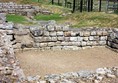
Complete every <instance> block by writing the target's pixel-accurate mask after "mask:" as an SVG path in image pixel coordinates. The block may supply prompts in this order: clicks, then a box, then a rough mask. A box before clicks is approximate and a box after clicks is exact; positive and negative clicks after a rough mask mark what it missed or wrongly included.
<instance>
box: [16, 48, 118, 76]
mask: <svg viewBox="0 0 118 83" xmlns="http://www.w3.org/2000/svg"><path fill="white" fill-rule="evenodd" d="M16 57H17V58H18V60H19V61H20V64H21V67H22V68H23V70H24V73H25V74H26V75H40V76H44V75H46V74H53V73H54V74H58V73H65V72H72V71H79V70H95V69H96V68H99V67H113V66H118V53H116V52H114V51H111V50H110V49H107V48H105V47H96V48H91V49H84V50H80V51H64V50H62V51H38V50H27V51H23V52H21V51H19V52H17V53H16Z"/></svg>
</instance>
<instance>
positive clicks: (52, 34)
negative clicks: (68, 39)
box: [49, 32, 57, 37]
mask: <svg viewBox="0 0 118 83" xmlns="http://www.w3.org/2000/svg"><path fill="white" fill-rule="evenodd" d="M49 35H50V36H51V37H56V36H57V34H56V32H50V33H49Z"/></svg>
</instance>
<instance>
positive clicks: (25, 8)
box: [0, 2, 51, 17]
mask: <svg viewBox="0 0 118 83" xmlns="http://www.w3.org/2000/svg"><path fill="white" fill-rule="evenodd" d="M0 13H8V14H20V15H25V16H28V17H30V16H34V15H36V14H37V13H44V14H50V13H51V12H50V11H48V10H46V9H42V8H40V7H39V6H32V5H28V4H26V5H22V4H16V3H13V2H9V3H0Z"/></svg>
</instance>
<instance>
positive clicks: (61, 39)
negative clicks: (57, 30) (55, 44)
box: [57, 37, 65, 41]
mask: <svg viewBox="0 0 118 83" xmlns="http://www.w3.org/2000/svg"><path fill="white" fill-rule="evenodd" d="M64 39H65V38H64V37H57V40H59V41H64Z"/></svg>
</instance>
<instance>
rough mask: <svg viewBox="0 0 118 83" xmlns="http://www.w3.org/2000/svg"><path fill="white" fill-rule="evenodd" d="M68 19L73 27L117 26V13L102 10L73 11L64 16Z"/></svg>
mask: <svg viewBox="0 0 118 83" xmlns="http://www.w3.org/2000/svg"><path fill="white" fill-rule="evenodd" d="M69 20H71V22H75V24H73V26H74V27H96V26H97V27H118V15H117V14H107V13H104V12H89V13H88V12H83V13H75V14H72V15H70V16H67V17H66V21H69Z"/></svg>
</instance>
